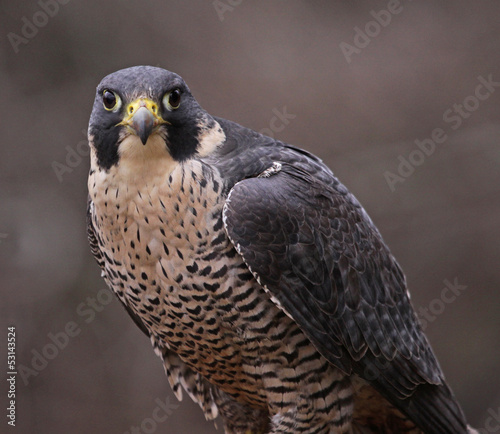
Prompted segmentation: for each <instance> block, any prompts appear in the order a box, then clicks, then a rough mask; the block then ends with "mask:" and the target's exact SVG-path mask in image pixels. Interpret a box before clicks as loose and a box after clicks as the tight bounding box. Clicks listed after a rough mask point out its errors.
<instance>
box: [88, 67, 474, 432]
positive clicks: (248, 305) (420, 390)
mask: <svg viewBox="0 0 500 434" xmlns="http://www.w3.org/2000/svg"><path fill="white" fill-rule="evenodd" d="M88 134H89V142H90V148H91V170H90V174H89V179H88V188H89V201H88V211H87V216H88V237H89V240H90V245H91V250H92V253H93V255H94V256H95V258H96V260H97V262H98V264H99V266H100V267H101V269H102V275H103V277H104V279H105V280H106V283H107V284H108V285H109V287H110V288H111V289H112V291H113V292H114V293H115V294H116V295H117V296H118V298H119V300H120V301H121V302H122V303H123V305H124V307H125V309H126V310H127V312H128V313H129V314H130V316H131V317H132V318H133V320H134V321H135V323H136V324H137V325H138V326H139V327H140V328H141V329H142V331H143V332H144V333H145V334H146V335H147V336H148V337H149V338H150V340H151V342H152V345H153V347H154V350H155V352H156V354H157V355H158V356H159V357H161V359H162V361H163V364H164V368H165V371H166V375H167V377H168V381H169V382H170V385H171V387H172V389H173V391H174V393H175V394H176V396H177V397H178V399H182V394H183V390H184V391H185V392H186V393H187V394H188V395H189V396H190V397H191V398H192V399H193V400H194V401H195V402H197V403H198V404H199V405H200V407H201V408H202V410H203V411H204V413H205V416H206V418H207V419H214V418H216V417H217V416H218V415H220V416H221V419H222V423H223V425H224V429H225V432H226V433H401V432H407V433H419V432H424V433H428V434H446V433H449V434H457V433H466V432H468V427H467V424H466V421H465V417H464V414H463V412H462V410H461V408H460V405H459V404H458V402H457V401H456V399H455V398H454V396H453V393H452V391H451V390H450V388H449V386H448V385H447V384H446V382H445V379H444V375H443V373H442V371H441V369H440V367H439V364H438V362H437V360H436V357H435V356H434V354H433V352H432V349H431V347H430V345H429V342H428V341H427V339H426V337H425V335H424V333H423V331H422V329H421V327H420V325H419V322H418V319H417V317H416V315H415V312H414V310H413V308H412V306H411V304H410V298H409V294H408V291H407V285H406V281H405V277H404V275H403V272H402V270H401V268H400V267H399V265H398V263H397V262H396V260H395V259H394V257H393V256H392V254H391V253H390V251H389V249H388V247H387V246H386V245H385V244H384V241H383V239H382V236H381V235H380V233H379V231H378V230H377V228H376V227H375V226H374V224H373V222H372V221H371V219H370V217H369V216H368V215H367V213H366V212H365V210H364V209H363V208H362V206H361V205H360V203H359V202H358V201H357V200H356V198H355V197H354V196H353V195H352V194H351V193H350V192H349V191H348V190H347V189H346V187H344V186H343V185H342V184H341V183H340V181H339V180H338V179H337V178H336V177H335V176H334V175H333V173H332V172H331V170H330V169H329V168H328V167H326V166H325V164H324V163H323V162H322V161H321V160H320V159H319V158H318V157H316V156H314V155H312V154H311V153H309V152H307V151H305V150H303V149H300V148H297V147H295V146H291V145H289V144H286V143H283V142H280V141H278V140H275V139H273V138H270V137H267V136H264V135H262V134H259V133H257V132H255V131H252V130H250V129H247V128H244V127H242V126H240V125H238V124H236V123H234V122H231V121H228V120H225V119H221V118H218V117H215V116H211V115H210V114H208V113H207V112H206V111H205V110H203V109H202V108H201V107H200V105H199V104H198V102H197V101H196V100H195V98H194V97H193V95H192V94H191V91H190V90H189V88H188V86H187V85H186V83H185V82H184V80H183V79H182V78H181V77H180V76H179V75H177V74H175V73H173V72H170V71H166V70H164V69H161V68H156V67H150V66H137V67H132V68H127V69H123V70H120V71H118V72H115V73H113V74H110V75H108V76H107V77H105V78H104V79H103V80H102V81H101V83H100V84H99V86H98V87H97V92H96V97H95V102H94V106H93V110H92V114H91V117H90V123H89V130H88Z"/></svg>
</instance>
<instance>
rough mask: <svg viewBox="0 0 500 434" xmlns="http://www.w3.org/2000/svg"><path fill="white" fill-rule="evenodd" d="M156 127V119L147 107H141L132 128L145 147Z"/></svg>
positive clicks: (133, 120)
mask: <svg viewBox="0 0 500 434" xmlns="http://www.w3.org/2000/svg"><path fill="white" fill-rule="evenodd" d="M154 126H155V118H154V116H153V113H151V112H150V111H149V110H148V109H147V108H146V107H139V109H138V110H137V111H136V112H135V114H134V115H133V116H132V119H131V127H132V128H133V129H134V130H135V132H136V134H137V135H138V136H139V138H140V139H141V142H142V144H143V145H145V144H146V142H147V141H148V137H149V136H150V135H151V133H152V131H153V128H154Z"/></svg>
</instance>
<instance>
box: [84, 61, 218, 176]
mask: <svg viewBox="0 0 500 434" xmlns="http://www.w3.org/2000/svg"><path fill="white" fill-rule="evenodd" d="M88 132H89V142H90V146H91V150H92V154H93V155H92V157H93V158H92V160H93V164H96V165H97V166H98V167H99V169H101V170H106V171H107V170H109V169H110V168H111V167H113V166H119V165H120V164H126V162H128V163H130V162H135V163H137V162H138V163H147V162H150V161H151V160H152V159H153V160H157V159H164V158H165V159H169V160H172V161H173V162H183V161H185V160H188V159H190V158H194V157H197V156H206V155H209V154H210V153H211V152H213V151H214V150H215V149H216V148H217V146H218V145H220V144H221V143H222V142H223V141H224V139H225V136H224V132H223V131H222V128H221V127H220V125H219V124H218V123H217V122H216V121H215V120H214V119H213V118H212V117H211V116H210V115H209V114H208V113H207V112H206V111H204V110H203V109H202V108H201V107H200V105H199V104H198V102H197V101H196V100H195V99H194V97H193V96H192V95H191V92H190V90H189V88H188V86H187V85H186V83H185V82H184V80H183V79H182V78H181V77H180V76H179V75H177V74H175V73H173V72H170V71H167V70H165V69H162V68H156V67H152V66H134V67H132V68H127V69H122V70H120V71H117V72H114V73H112V74H110V75H108V76H106V77H104V78H103V80H102V81H101V83H100V84H99V86H97V91H96V97H95V101H94V107H93V109H92V114H91V116H90V122H89V130H88ZM144 167H148V164H145V165H144Z"/></svg>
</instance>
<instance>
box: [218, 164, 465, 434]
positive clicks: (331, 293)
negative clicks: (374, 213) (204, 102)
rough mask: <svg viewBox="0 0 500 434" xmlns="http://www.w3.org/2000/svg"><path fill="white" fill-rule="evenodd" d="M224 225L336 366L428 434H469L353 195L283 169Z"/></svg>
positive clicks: (253, 189) (229, 207) (244, 199)
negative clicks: (360, 380)
mask: <svg viewBox="0 0 500 434" xmlns="http://www.w3.org/2000/svg"><path fill="white" fill-rule="evenodd" d="M224 221H225V227H226V230H227V232H228V235H229V238H230V239H231V241H232V242H233V244H234V245H235V246H236V249H237V250H238V252H239V253H240V254H241V255H242V257H243V259H244V260H245V262H246V263H247V265H248V267H249V269H250V270H251V272H252V273H253V274H254V276H255V277H256V278H257V280H258V281H259V282H260V283H261V285H263V286H264V287H265V288H266V290H267V291H268V292H269V293H270V295H271V296H272V297H273V300H275V301H276V302H277V303H278V304H279V306H280V307H281V308H282V309H283V310H284V311H285V312H286V313H287V314H288V315H289V316H290V317H292V318H293V319H294V320H295V321H296V322H297V323H298V325H299V326H300V327H301V329H302V330H303V331H304V333H305V334H306V335H307V336H308V337H309V338H310V339H311V341H312V342H313V343H314V345H315V346H316V348H317V349H318V350H319V351H320V352H321V353H322V354H323V356H324V357H326V358H327V359H328V360H329V361H330V362H331V363H332V364H334V365H335V366H337V367H338V368H339V369H341V370H343V371H344V372H345V373H346V374H351V373H355V374H357V375H359V376H360V377H362V378H364V379H366V380H368V381H369V383H370V384H371V385H372V386H373V387H375V389H377V390H378V392H379V393H380V394H382V395H383V396H384V397H385V398H386V399H388V401H389V402H391V403H392V404H393V405H395V406H396V407H397V408H399V409H400V410H401V411H402V412H403V413H404V414H406V415H407V416H408V417H410V418H411V419H412V420H413V421H414V422H415V423H416V424H417V425H418V426H419V427H420V428H421V429H423V430H424V431H425V432H429V433H458V432H466V425H465V422H464V416H463V414H462V412H461V410H460V408H459V407H458V406H457V405H456V404H455V401H454V399H453V398H452V394H451V391H450V390H449V388H448V387H447V386H446V385H445V383H444V378H443V374H442V372H441V369H440V367H439V365H438V362H437V361H436V359H435V357H434V355H433V353H432V350H431V348H430V345H429V343H428V341H427V339H426V337H425V335H424V334H423V332H422V330H421V328H420V326H419V323H418V320H417V318H416V316H415V314H414V311H413V309H412V307H411V304H410V301H409V297H408V295H407V288H406V282H405V278H404V275H403V273H402V271H401V269H400V267H399V265H398V264H397V263H396V261H395V259H394V258H393V256H392V255H391V253H390V251H389V249H388V248H387V247H386V245H385V244H384V242H383V240H382V238H381V236H380V234H379V232H378V231H377V229H376V228H375V227H374V225H373V223H372V222H371V221H370V220H369V218H368V217H367V216H366V213H365V212H364V211H363V209H362V208H361V206H360V205H359V204H358V203H357V201H355V200H353V199H352V196H351V195H350V194H349V193H348V192H347V190H345V189H343V188H342V186H340V187H339V188H333V187H332V186H329V185H326V184H324V183H323V182H322V181H320V180H319V179H317V178H316V177H313V176H311V175H310V174H308V173H307V172H306V171H304V170H302V169H301V168H297V167H294V166H292V165H289V164H285V163H283V164H282V165H281V170H280V171H279V172H278V173H277V174H274V175H272V176H269V177H255V178H250V179H247V180H244V181H241V182H239V183H237V184H236V185H235V186H234V187H233V189H232V190H231V192H230V195H229V197H228V200H227V202H226V205H225V208H224Z"/></svg>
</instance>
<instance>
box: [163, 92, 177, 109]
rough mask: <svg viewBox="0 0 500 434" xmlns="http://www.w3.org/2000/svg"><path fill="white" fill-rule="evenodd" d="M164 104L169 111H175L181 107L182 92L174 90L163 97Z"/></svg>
mask: <svg viewBox="0 0 500 434" xmlns="http://www.w3.org/2000/svg"><path fill="white" fill-rule="evenodd" d="M163 104H164V105H165V107H166V108H167V109H168V110H175V109H176V108H179V106H180V105H181V91H180V89H174V90H173V91H172V92H168V93H167V94H166V95H165V96H164V97H163Z"/></svg>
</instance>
